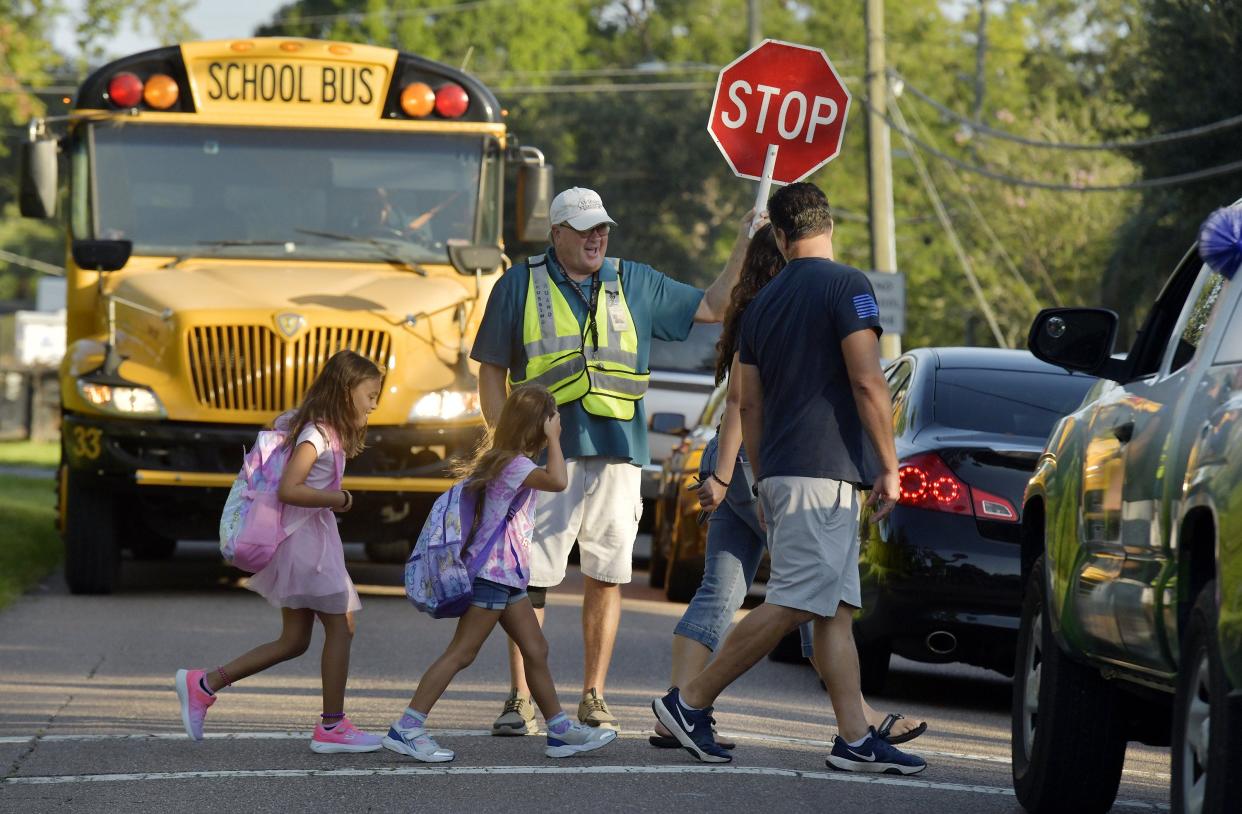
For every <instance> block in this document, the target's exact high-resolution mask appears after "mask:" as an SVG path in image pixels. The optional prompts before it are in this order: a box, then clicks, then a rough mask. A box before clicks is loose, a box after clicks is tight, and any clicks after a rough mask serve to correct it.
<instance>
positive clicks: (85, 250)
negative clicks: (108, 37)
mask: <svg viewBox="0 0 1242 814" xmlns="http://www.w3.org/2000/svg"><path fill="white" fill-rule="evenodd" d="M22 157H23V161H22V164H21V166H22V170H21V176H22V177H21V197H20V200H21V205H22V213H23V214H24V215H27V216H33V217H49V216H52V215H53V214H55V211H56V208H57V203H58V199H59V200H61V201H64V202H65V204H64V205H66V206H67V209H68V212H67V215H68V217H67V218H66V220H67V226H68V235H67V239H68V243H69V246H70V247H71V251H70V255H71V257H70V258H69V260H68V261H67V262H66V267H67V276H68V287H67V288H68V294H67V300H68V302H67V308H68V315H67V322H68V327H67V331H68V336H67V353H66V357H65V360H64V362H63V364H62V366H61V400H62V406H63V411H64V422H63V429H62V458H61V467H60V527H61V531H62V534H63V536H64V540H65V548H66V564H65V573H66V578H67V581H68V583H69V587H70V589H71V590H72V591H74V592H75V593H96V592H108V591H110V590H112V588H113V587H114V585H115V582H116V576H117V570H118V564H119V561H120V553H121V550H122V549H128V550H130V551H131V553H132V554H133V555H135V556H138V557H149V558H153V557H159V556H166V555H168V554H170V553H171V551H172V549H173V547H174V546H175V541H176V540H177V539H212V538H214V537H215V536H216V534H217V524H218V522H219V513H220V509H221V506H222V505H223V502H224V497H225V495H226V493H227V490H228V488H229V486H230V485H231V483H232V480H233V478H234V477H235V475H236V473H237V470H238V468H239V467H240V463H241V457H242V452H243V448H244V447H245V446H246V445H248V444H250V443H251V442H252V441H253V439H254V436H255V431H256V429H257V428H258V427H260V426H262V425H263V424H265V423H267V422H269V421H270V420H271V419H272V418H273V417H274V416H276V415H277V414H278V413H279V412H281V411H283V410H286V409H289V408H291V407H293V406H294V405H295V404H296V403H297V402H298V400H299V398H300V397H301V396H302V394H303V393H304V392H305V389H306V388H307V386H308V385H309V384H310V382H311V381H312V380H313V379H314V377H315V375H316V374H317V373H318V371H319V369H320V367H321V366H322V365H323V363H324V361H325V360H326V359H327V358H328V357H329V356H331V354H332V353H334V352H335V351H337V350H339V349H342V348H350V349H353V350H355V351H357V352H359V353H362V354H364V355H366V356H368V357H370V358H372V359H374V360H375V361H376V362H378V363H380V364H382V365H383V366H384V368H385V369H386V371H387V375H386V378H385V381H384V391H383V395H382V396H381V398H380V401H379V407H378V409H377V410H376V412H375V413H374V414H373V415H372V417H371V430H370V433H369V437H368V444H369V448H368V449H367V450H366V451H365V452H364V453H363V454H362V455H361V456H360V457H359V458H357V459H356V460H354V461H352V462H351V463H350V466H349V471H348V472H347V474H346V479H345V487H346V488H348V489H351V490H352V491H353V492H354V493H355V494H356V496H357V499H356V508H355V509H354V511H352V512H351V513H349V514H348V515H344V516H343V517H342V535H343V537H344V538H345V539H347V540H361V541H365V542H367V543H368V552H369V553H371V554H372V556H373V557H374V556H378V555H380V554H381V553H384V552H387V553H388V556H389V558H394V557H397V556H399V557H401V558H402V559H403V558H404V553H405V549H404V548H403V547H402V546H401V545H400V541H403V540H406V539H408V538H410V537H412V536H416V535H417V530H418V527H419V523H420V522H421V520H422V517H423V516H424V514H425V511H426V509H427V507H429V505H430V502H431V500H432V499H433V498H434V497H435V495H436V494H437V493H439V492H441V491H443V489H445V488H446V486H447V484H448V481H447V480H446V474H447V473H446V460H447V459H448V458H451V457H452V456H453V455H454V454H457V453H461V452H463V451H465V450H467V449H468V448H470V447H471V446H472V445H473V444H474V442H475V441H476V439H477V438H478V436H479V433H480V430H481V427H482V419H481V416H480V412H479V406H478V400H477V395H476V390H475V379H474V375H473V372H472V370H471V367H470V364H469V363H468V361H467V355H468V351H469V344H470V342H471V340H472V338H473V336H474V334H475V331H476V330H477V327H478V322H479V320H480V319H481V317H482V313H483V306H484V304H485V301H486V297H487V294H488V293H489V291H490V290H491V287H492V285H493V283H494V281H495V279H496V278H497V277H498V272H499V271H501V270H502V268H503V266H504V265H505V264H506V262H507V261H506V259H505V258H504V255H503V254H502V251H503V242H502V223H503V212H502V204H503V198H504V195H503V191H504V186H505V184H504V181H505V169H506V164H508V163H513V164H517V166H518V169H517V173H516V175H517V187H518V190H517V196H516V197H517V199H518V200H517V223H518V232H519V236H518V237H519V239H521V240H541V239H543V238H545V237H546V235H547V229H548V225H547V220H546V212H547V200H548V196H549V193H550V191H551V188H552V179H551V167H549V166H547V165H545V164H544V162H543V156H542V154H540V153H539V151H538V150H534V149H533V148H529V147H523V148H519V147H518V146H517V144H516V142H515V141H514V140H513V139H512V137H511V136H510V135H509V134H508V133H507V130H506V126H505V123H504V112H503V111H502V110H501V109H500V106H499V105H498V104H497V102H496V98H495V97H494V96H493V94H492V93H491V92H490V91H489V90H488V89H487V88H486V87H484V86H483V85H482V84H480V83H479V82H478V81H477V80H476V79H474V78H473V77H471V76H469V75H467V74H465V73H463V72H461V71H457V70H455V69H453V68H450V67H448V66H445V65H442V64H438V63H435V62H432V61H430V60H426V59H423V58H421V57H418V56H415V55H412V54H406V53H401V52H398V51H395V50H391V49H387V48H377V47H372V46H367V45H356V44H350V43H342V42H323V41H316V40H305V39H289V38H272V39H267V38H250V39H243V40H231V41H219V42H194V43H185V44H182V45H178V46H172V47H168V48H161V49H158V50H153V51H147V52H144V53H140V54H136V55H133V56H129V57H125V58H123V59H120V60H117V61H115V62H112V63H111V64H109V65H106V66H104V67H103V68H100V69H99V70H98V71H96V72H95V73H94V74H92V75H91V76H90V77H88V78H87V79H86V81H85V82H84V83H83V84H82V86H81V88H80V89H79V91H78V95H77V99H76V101H75V104H74V107H73V108H72V110H71V112H70V114H69V115H68V116H65V117H63V118H60V119H56V120H51V119H48V120H35V121H34V122H32V123H31V126H30V137H29V140H28V143H26V144H23V145H22ZM62 165H63V169H64V170H65V173H64V174H67V175H68V179H69V180H68V184H67V187H68V195H67V197H63V198H62V197H61V189H60V187H61V185H60V184H59V183H58V178H59V176H60V174H61V169H62Z"/></svg>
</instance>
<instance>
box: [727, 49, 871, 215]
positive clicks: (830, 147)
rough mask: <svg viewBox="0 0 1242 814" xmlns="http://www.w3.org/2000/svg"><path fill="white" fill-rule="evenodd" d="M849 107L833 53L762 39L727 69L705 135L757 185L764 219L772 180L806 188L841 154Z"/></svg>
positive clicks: (738, 171)
mask: <svg viewBox="0 0 1242 814" xmlns="http://www.w3.org/2000/svg"><path fill="white" fill-rule="evenodd" d="M849 108H850V92H849V91H848V90H846V88H845V83H844V82H842V81H841V77H840V76H839V75H838V74H837V71H836V69H835V68H833V66H832V62H831V61H830V60H829V59H828V55H827V54H825V53H824V52H823V51H822V50H820V49H819V48H811V47H808V46H805V45H796V44H794V43H790V42H781V41H779V40H764V41H763V42H761V43H760V44H759V45H756V46H755V47H754V48H752V49H750V50H749V51H747V52H746V53H744V54H742V55H741V56H740V57H738V58H737V59H735V60H733V61H732V62H730V63H729V64H728V65H726V66H725V67H724V69H723V70H721V72H720V75H719V76H718V77H717V79H716V95H715V97H714V98H713V99H712V112H711V116H710V117H709V118H708V123H707V131H708V132H709V133H711V136H712V140H713V141H715V142H716V146H717V147H719V148H720V152H721V153H723V154H724V157H725V160H726V161H728V162H729V167H730V168H731V169H732V170H733V172H734V174H735V175H737V176H738V177H740V178H750V179H752V180H755V181H758V182H759V194H758V195H757V196H756V198H755V213H756V215H758V213H760V212H762V211H763V209H764V207H765V206H766V204H767V199H768V190H769V188H770V187H771V184H772V182H773V181H775V182H776V183H778V184H792V183H794V182H796V181H801V180H802V179H803V178H806V177H807V176H808V175H810V174H811V173H813V172H815V171H816V170H817V169H819V168H820V167H822V166H823V165H824V164H827V163H828V162H829V161H831V160H832V159H834V158H836V157H837V156H838V155H840V154H841V142H842V140H843V139H844V137H845V119H846V116H847V115H848V113H849ZM752 231H753V230H752Z"/></svg>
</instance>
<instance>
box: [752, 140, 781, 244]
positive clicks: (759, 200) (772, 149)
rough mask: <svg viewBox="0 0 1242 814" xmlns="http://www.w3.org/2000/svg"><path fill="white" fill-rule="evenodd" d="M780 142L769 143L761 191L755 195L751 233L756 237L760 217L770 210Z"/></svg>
mask: <svg viewBox="0 0 1242 814" xmlns="http://www.w3.org/2000/svg"><path fill="white" fill-rule="evenodd" d="M778 149H780V145H779V144H769V145H768V154H767V156H765V157H764V159H763V174H762V175H760V176H759V192H758V193H757V194H756V195H755V216H754V217H753V218H752V219H751V221H750V234H748V235H747V237H754V236H755V231H756V230H757V229H758V228H759V219H760V218H761V217H762V216H763V213H764V212H766V211H768V193H769V192H770V191H771V189H772V173H773V172H774V171H775V170H776V151H777V150H778Z"/></svg>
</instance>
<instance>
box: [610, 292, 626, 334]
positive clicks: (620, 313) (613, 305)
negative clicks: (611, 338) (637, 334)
mask: <svg viewBox="0 0 1242 814" xmlns="http://www.w3.org/2000/svg"><path fill="white" fill-rule="evenodd" d="M608 321H609V322H611V323H612V329H613V330H614V331H616V332H618V333H620V332H622V331H628V330H629V329H630V320H629V317H628V316H627V315H626V313H625V310H624V309H623V308H622V307H621V297H620V296H613V295H612V294H609V295H608Z"/></svg>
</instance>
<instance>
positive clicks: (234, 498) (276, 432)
mask: <svg viewBox="0 0 1242 814" xmlns="http://www.w3.org/2000/svg"><path fill="white" fill-rule="evenodd" d="M287 417H288V415H287V414H286V415H282V416H281V417H280V418H277V419H276V422H275V425H274V427H273V429H270V430H261V431H260V432H259V435H258V437H257V438H256V439H255V442H254V446H252V447H251V448H250V451H249V452H247V453H246V456H245V458H243V459H242V467H241V471H240V472H238V473H237V479H236V480H234V481H233V488H232V489H230V490H229V496H228V499H227V500H226V501H225V502H224V512H223V513H222V514H221V515H220V554H221V555H222V556H223V557H224V560H225V562H227V563H229V564H230V565H233V566H235V567H237V568H240V569H241V570H243V571H249V572H250V573H252V574H253V573H255V572H257V571H261V570H263V568H265V567H266V566H267V564H268V563H270V562H271V561H272V557H273V556H275V554H276V548H277V546H279V545H280V544H281V543H282V542H284V541H285V539H287V538H288V537H289V535H290V534H292V533H293V531H294V529H295V528H296V527H297V526H299V525H301V523H302V522H305V519H306V518H307V516H308V514H310V513H313V511H311V512H307V511H305V510H303V511H299V512H293V513H291V514H295V515H297V518H296V519H295V518H293V517H290V518H289V520H290V521H292V522H289V523H286V522H285V520H286V518H285V517H284V509H285V504H283V503H281V502H280V499H279V498H277V497H276V490H277V489H278V488H279V487H280V477H281V475H282V474H283V473H284V471H285V464H286V463H288V461H289V455H290V453H291V452H292V449H290V448H289V447H287V446H286V445H285V439H287V438H288V433H287V430H288V425H287ZM320 431H321V432H323V434H324V436H325V437H326V438H327V439H328V443H329V444H330V445H331V447H332V453H333V455H334V456H335V459H336V477H335V479H334V481H333V483H332V485H331V486H329V487H328V488H330V489H339V488H340V486H341V475H342V473H343V471H344V468H345V467H344V461H343V456H342V455H341V449H340V443H339V442H338V441H337V438H336V434H335V433H332V432H325V431H323V430H322V429H321V430H320ZM295 508H296V507H295ZM298 521H301V522H298Z"/></svg>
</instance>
